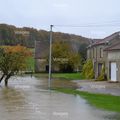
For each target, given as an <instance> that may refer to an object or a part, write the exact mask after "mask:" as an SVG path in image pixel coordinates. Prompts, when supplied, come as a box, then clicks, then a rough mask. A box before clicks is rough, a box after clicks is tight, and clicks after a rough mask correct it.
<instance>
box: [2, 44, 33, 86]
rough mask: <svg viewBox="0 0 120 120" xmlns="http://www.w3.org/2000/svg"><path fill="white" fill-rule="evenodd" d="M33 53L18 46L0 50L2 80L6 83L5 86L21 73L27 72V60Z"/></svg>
mask: <svg viewBox="0 0 120 120" xmlns="http://www.w3.org/2000/svg"><path fill="white" fill-rule="evenodd" d="M30 55H31V53H30V52H29V50H28V49H27V48H26V47H23V46H20V45H17V46H5V47H1V48H0V71H1V74H2V75H1V78H0V83H1V82H2V80H4V81H5V86H7V85H8V79H9V78H10V77H11V76H14V75H15V74H18V73H19V71H23V70H25V68H26V67H27V64H26V59H27V57H28V56H30Z"/></svg>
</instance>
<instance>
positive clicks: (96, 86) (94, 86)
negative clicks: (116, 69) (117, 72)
mask: <svg viewBox="0 0 120 120" xmlns="http://www.w3.org/2000/svg"><path fill="white" fill-rule="evenodd" d="M73 82H75V83H77V87H78V90H80V91H88V92H91V93H104V94H111V95H117V96H120V83H110V82H108V81H99V82H98V81H95V80H74V81H73Z"/></svg>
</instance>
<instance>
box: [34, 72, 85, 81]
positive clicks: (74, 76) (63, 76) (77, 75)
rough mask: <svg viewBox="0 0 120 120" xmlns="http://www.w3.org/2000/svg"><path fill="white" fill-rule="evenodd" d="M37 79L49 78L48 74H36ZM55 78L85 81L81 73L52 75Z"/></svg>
mask: <svg viewBox="0 0 120 120" xmlns="http://www.w3.org/2000/svg"><path fill="white" fill-rule="evenodd" d="M35 76H36V77H48V73H38V74H35ZM52 77H53V78H59V79H66V80H81V79H84V77H83V76H82V74H81V73H52Z"/></svg>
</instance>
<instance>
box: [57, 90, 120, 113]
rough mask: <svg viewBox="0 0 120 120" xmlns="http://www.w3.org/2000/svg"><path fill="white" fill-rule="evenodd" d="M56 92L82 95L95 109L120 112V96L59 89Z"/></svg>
mask: <svg viewBox="0 0 120 120" xmlns="http://www.w3.org/2000/svg"><path fill="white" fill-rule="evenodd" d="M55 90H57V91H59V92H63V93H67V94H74V95H80V96H81V97H83V98H84V99H86V100H87V101H88V102H89V103H90V104H91V105H93V106H94V107H97V108H100V109H104V110H108V111H114V112H120V96H112V95H105V94H94V93H88V92H81V91H78V90H73V89H66V88H58V89H55Z"/></svg>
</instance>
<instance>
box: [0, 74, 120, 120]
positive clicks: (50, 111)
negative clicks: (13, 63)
mask: <svg viewBox="0 0 120 120" xmlns="http://www.w3.org/2000/svg"><path fill="white" fill-rule="evenodd" d="M52 83H53V86H54V87H56V86H57V87H59V86H60V85H62V86H66V85H67V86H70V87H71V86H74V87H75V85H72V83H67V82H66V81H63V80H61V81H60V80H56V81H53V82H52ZM0 120H120V115H119V114H117V113H113V112H107V111H101V110H98V109H96V108H94V107H92V106H90V105H89V104H88V103H87V101H86V100H84V99H82V98H81V97H79V96H73V95H67V94H63V93H59V92H55V91H49V90H47V79H40V78H36V77H32V78H31V77H30V76H24V77H17V78H14V79H12V80H10V82H9V88H5V87H4V85H3V84H2V85H1V87H0Z"/></svg>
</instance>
